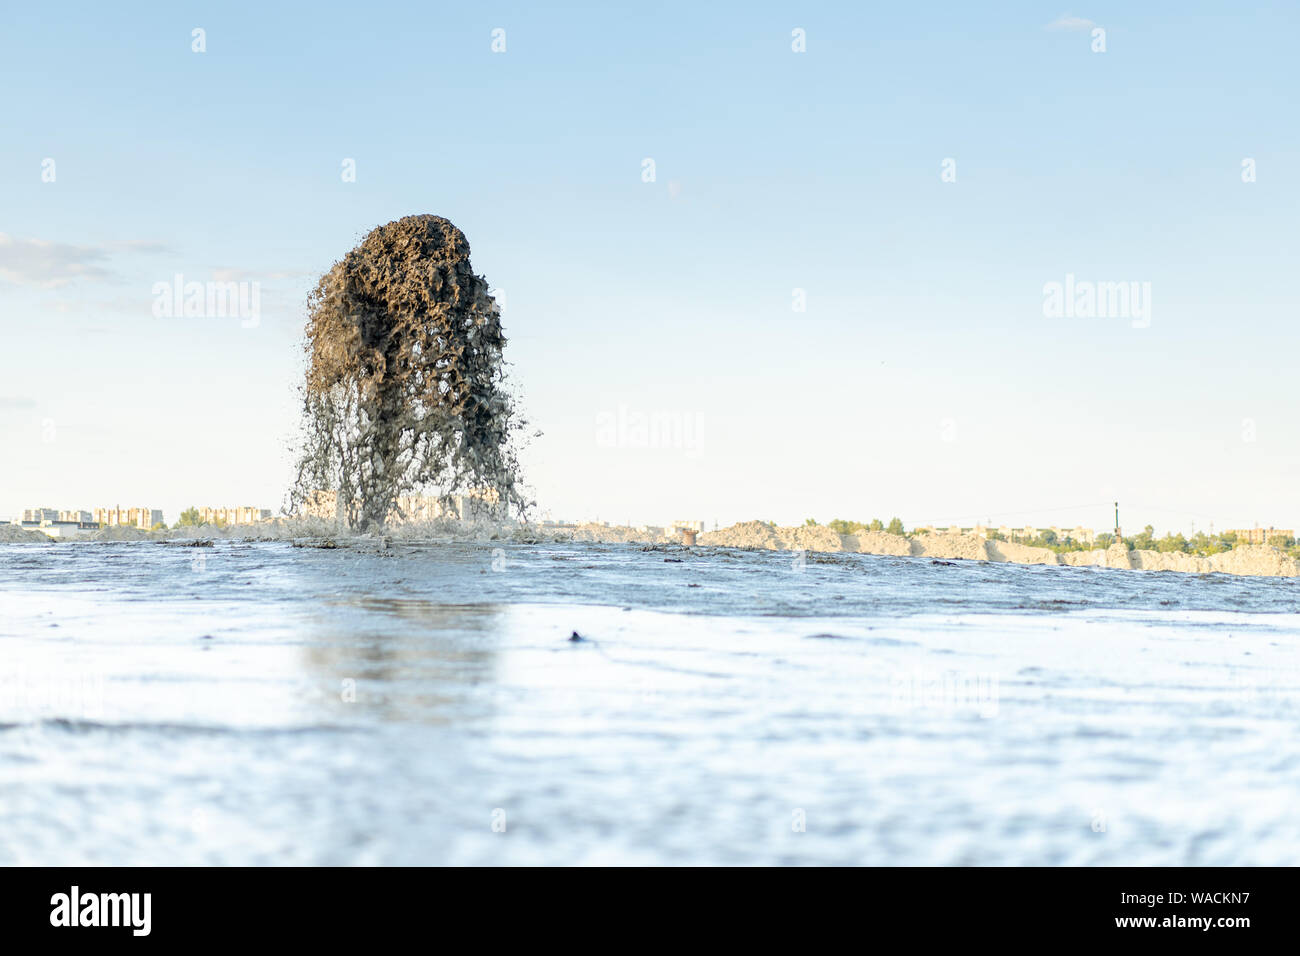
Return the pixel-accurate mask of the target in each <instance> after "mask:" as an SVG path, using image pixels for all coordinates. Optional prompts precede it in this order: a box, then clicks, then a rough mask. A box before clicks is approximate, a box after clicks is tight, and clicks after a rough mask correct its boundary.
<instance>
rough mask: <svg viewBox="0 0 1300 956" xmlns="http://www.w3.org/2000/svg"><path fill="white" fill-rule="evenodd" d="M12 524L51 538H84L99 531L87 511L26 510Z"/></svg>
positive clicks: (97, 525)
mask: <svg viewBox="0 0 1300 956" xmlns="http://www.w3.org/2000/svg"><path fill="white" fill-rule="evenodd" d="M13 523H14V524H16V525H19V526H21V527H23V528H30V529H31V530H33V531H41V532H44V533H45V534H47V535H49V536H50V537H51V538H77V537H84V536H85V535H86V534H88V533H89V532H91V531H96V530H98V529H99V524H98V522H96V521H95V520H94V519H93V517H92V516H91V514H90V512H89V511H58V510H56V509H54V508H28V509H27V510H25V511H24V512H23V516H22V518H19V519H17V520H15V521H14V522H13Z"/></svg>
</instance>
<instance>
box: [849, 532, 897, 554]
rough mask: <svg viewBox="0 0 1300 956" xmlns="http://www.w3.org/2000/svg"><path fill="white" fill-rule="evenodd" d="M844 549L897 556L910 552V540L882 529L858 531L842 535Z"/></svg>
mask: <svg viewBox="0 0 1300 956" xmlns="http://www.w3.org/2000/svg"><path fill="white" fill-rule="evenodd" d="M844 550H846V551H856V552H857V553H858V554H891V555H895V556H899V557H903V556H906V555H910V554H911V553H912V542H911V541H909V540H908V539H907V538H905V537H903V536H902V535H901V534H888V533H887V532H884V531H859V532H858V533H857V534H846V535H844Z"/></svg>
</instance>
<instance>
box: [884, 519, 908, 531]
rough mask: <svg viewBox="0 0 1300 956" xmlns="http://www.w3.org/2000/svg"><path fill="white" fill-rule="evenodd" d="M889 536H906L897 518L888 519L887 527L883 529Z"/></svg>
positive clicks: (901, 523)
mask: <svg viewBox="0 0 1300 956" xmlns="http://www.w3.org/2000/svg"><path fill="white" fill-rule="evenodd" d="M885 530H886V531H888V532H889V533H890V534H906V532H905V531H904V530H903V522H902V521H901V520H899V519H898V518H890V519H889V527H888V528H886V529H885Z"/></svg>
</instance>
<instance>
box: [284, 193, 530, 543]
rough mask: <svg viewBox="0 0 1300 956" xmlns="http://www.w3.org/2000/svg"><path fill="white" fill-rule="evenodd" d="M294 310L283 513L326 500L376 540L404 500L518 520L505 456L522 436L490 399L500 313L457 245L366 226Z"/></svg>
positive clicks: (400, 229) (450, 236)
mask: <svg viewBox="0 0 1300 956" xmlns="http://www.w3.org/2000/svg"><path fill="white" fill-rule="evenodd" d="M308 305H309V315H308V319H307V329H306V332H307V341H306V343H305V345H304V348H305V349H306V351H307V353H308V359H309V364H308V368H307V381H306V387H305V389H304V409H303V411H304V422H305V431H306V438H305V446H304V448H303V451H302V455H301V458H300V460H299V464H298V478H297V482H296V484H295V487H294V490H293V494H292V501H293V504H294V506H295V507H299V506H301V504H302V503H303V502H304V501H305V500H307V499H308V497H309V496H310V495H311V494H312V493H313V492H315V491H317V490H329V491H334V492H336V493H337V500H338V502H339V507H340V512H341V515H342V517H343V518H344V519H345V520H346V521H347V523H348V525H349V526H350V527H353V528H356V529H357V530H360V531H373V530H376V529H378V528H381V527H382V526H383V524H384V521H385V520H386V518H387V517H388V515H389V514H390V512H392V511H393V509H394V506H395V505H396V502H397V499H398V497H399V496H401V495H403V494H407V493H410V492H414V491H428V490H434V489H436V490H437V492H438V493H439V494H441V495H443V496H449V495H451V494H452V493H454V492H457V491H466V490H468V491H473V492H475V493H478V494H485V495H487V496H488V497H489V498H490V499H495V500H497V501H498V502H499V503H500V507H501V509H502V510H503V511H504V510H506V509H510V508H516V509H522V508H523V505H524V501H523V498H522V496H521V494H520V492H519V490H518V488H517V484H516V477H517V472H518V462H517V458H516V453H515V448H514V442H513V438H514V435H515V433H516V432H517V431H518V430H519V429H521V428H522V427H523V422H521V421H520V420H519V418H518V416H517V415H516V413H515V408H514V404H513V402H512V400H511V398H510V396H509V395H508V394H507V393H506V391H505V390H504V378H505V374H504V360H503V356H502V350H503V348H504V347H505V343H506V340H505V336H504V334H503V333H502V329H501V314H500V309H499V308H498V307H497V304H496V302H495V301H493V299H492V297H491V296H490V295H489V294H488V285H487V282H486V280H485V279H484V278H483V277H482V276H478V275H475V273H474V270H473V269H472V268H471V266H470V261H469V242H468V241H467V240H466V239H465V235H464V233H462V232H461V231H460V230H459V229H457V228H456V227H455V226H454V225H452V223H450V222H449V221H448V220H446V219H443V218H441V217H439V216H431V215H421V216H407V217H405V218H403V219H398V220H396V221H395V222H390V223H388V224H387V225H385V226H380V227H378V228H377V229H374V230H373V231H372V232H371V233H370V234H369V235H368V236H366V238H365V239H364V240H363V241H362V243H361V244H360V245H359V246H357V247H356V248H355V249H353V250H352V251H351V252H349V253H348V254H347V255H346V256H344V257H343V258H342V259H341V260H340V261H339V262H337V263H335V264H334V266H333V268H331V269H330V270H329V272H327V273H325V275H324V276H322V277H321V279H320V282H319V283H318V284H317V286H316V289H315V291H314V292H313V293H312V295H311V298H310V299H309V303H308Z"/></svg>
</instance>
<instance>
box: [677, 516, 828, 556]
mask: <svg viewBox="0 0 1300 956" xmlns="http://www.w3.org/2000/svg"><path fill="white" fill-rule="evenodd" d="M699 543H700V544H704V545H711V546H714V547H721V548H754V549H759V550H767V551H843V550H845V546H844V541H843V539H842V538H841V537H840V535H838V534H836V533H835V532H834V531H832V530H831V529H830V528H827V527H825V526H824V525H800V526H799V527H794V528H779V527H777V526H776V525H771V524H768V523H767V522H766V521H744V522H742V523H740V524H734V525H732V526H731V527H730V528H723V529H721V530H719V531H707V532H705V533H704V534H702V535H700V538H699Z"/></svg>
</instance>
